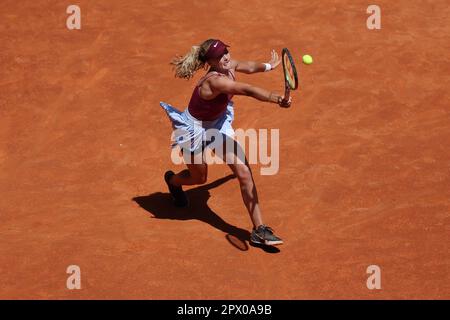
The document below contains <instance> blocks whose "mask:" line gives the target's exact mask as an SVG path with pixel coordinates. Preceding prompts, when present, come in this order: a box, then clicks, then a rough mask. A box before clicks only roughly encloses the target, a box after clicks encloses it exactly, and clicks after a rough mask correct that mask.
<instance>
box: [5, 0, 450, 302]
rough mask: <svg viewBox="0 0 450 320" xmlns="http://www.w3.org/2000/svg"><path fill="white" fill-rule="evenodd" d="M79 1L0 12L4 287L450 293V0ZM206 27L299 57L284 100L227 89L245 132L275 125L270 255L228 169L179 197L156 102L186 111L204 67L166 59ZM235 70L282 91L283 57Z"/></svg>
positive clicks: (174, 294)
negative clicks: (170, 186) (372, 7)
mask: <svg viewBox="0 0 450 320" xmlns="http://www.w3.org/2000/svg"><path fill="white" fill-rule="evenodd" d="M68 4H69V3H67V2H64V1H63V2H61V1H31V0H25V1H11V0H6V1H3V2H2V5H1V9H0V43H1V50H0V70H1V71H0V219H1V221H0V298H3V299H5V298H8V299H17V298H21V299H30V298H33V299H34V298H37V299H48V298H51V299H63V298H64V299H67V298H68V299H80V298H96V299H111V298H120V299H122V298H124V299H128V298H130V299H131V298H139V299H140V298H143V299H306V298H314V299H337V298H343V299H362V298H368V299H391V298H399V299H403V298H414V299H416V298H425V299H429V298H438V299H443V298H447V299H448V298H450V287H449V285H450V282H449V278H448V277H449V265H450V259H449V251H448V243H449V240H450V239H449V234H450V230H449V224H450V221H449V209H450V171H449V169H450V168H449V163H450V148H449V140H450V123H449V119H450V107H449V88H450V76H449V75H450V62H449V56H448V54H449V52H450V42H449V36H450V9H449V7H448V1H444V0H436V1H406V0H402V1H377V4H378V5H379V6H380V7H381V10H382V20H381V21H382V29H381V30H373V31H371V30H368V29H367V28H366V19H367V18H368V16H369V14H367V13H366V9H367V6H368V2H367V1H359V0H355V1H315V2H311V1H309V2H305V1H285V2H270V1H255V0H250V1H233V0H232V1H212V2H206V1H186V2H185V1H169V0H164V1H144V0H141V1H111V0H108V1H87V0H82V1H77V4H78V5H79V6H80V8H81V23H82V27H81V30H68V29H67V28H66V18H67V17H68V14H67V13H66V7H67V6H68ZM210 37H214V38H220V39H222V40H223V41H224V42H226V43H227V44H229V45H231V49H230V52H231V54H232V57H233V58H235V59H237V60H239V59H241V60H254V61H260V62H266V61H267V60H268V59H269V58H270V50H271V49H276V50H277V51H278V52H279V53H280V52H281V49H282V48H283V47H285V46H286V47H288V48H289V49H290V51H291V52H292V54H293V55H294V58H295V59H296V61H297V65H298V69H299V73H300V89H299V91H296V92H293V105H292V107H291V108H290V109H282V108H279V107H277V106H276V105H274V104H268V103H264V102H259V101H257V100H254V99H252V98H249V97H235V98H234V101H235V112H236V119H235V122H234V127H235V128H243V129H248V128H256V129H259V128H268V129H274V128H279V129H280V169H279V172H278V174H277V175H272V176H262V175H260V173H259V168H260V165H257V164H256V165H252V169H253V172H254V179H255V181H256V186H257V188H258V192H259V196H260V202H261V208H262V212H263V216H264V219H265V222H266V223H267V224H268V225H270V226H272V227H273V228H274V229H275V230H276V233H277V234H279V235H280V236H281V237H282V238H283V239H284V240H285V244H284V245H283V246H281V247H279V250H263V249H261V248H256V247H253V246H249V244H248V236H249V233H248V231H249V230H250V229H251V223H250V219H249V217H248V214H247V211H246V209H245V207H244V204H243V202H242V199H241V195H240V191H239V184H238V181H237V179H234V178H233V177H230V176H229V175H230V173H231V172H230V170H229V168H228V167H227V166H226V165H217V164H216V165H212V166H210V167H209V176H208V182H207V184H206V185H203V186H194V187H190V188H187V190H188V195H189V197H190V198H191V202H192V206H191V207H190V208H189V209H175V208H173V207H172V205H171V203H170V201H169V195H168V193H167V192H168V191H167V188H166V185H165V183H164V181H163V174H164V172H165V171H166V170H167V169H173V170H175V171H179V170H181V169H184V167H183V166H181V165H174V164H172V162H171V161H170V153H169V151H170V148H169V145H170V133H171V127H170V123H169V120H168V118H167V116H166V115H165V113H164V112H163V110H162V109H161V108H160V106H159V101H166V102H168V103H171V104H172V105H174V106H176V107H178V108H180V109H183V108H184V107H185V106H186V105H187V103H188V100H189V98H190V95H191V92H192V88H193V86H194V84H195V81H197V80H198V79H199V77H200V76H201V75H202V74H203V71H201V72H199V73H197V74H196V76H195V78H194V79H192V80H191V81H185V80H181V79H175V78H174V75H173V72H172V70H171V67H170V66H169V64H168V63H169V61H170V59H171V58H172V57H173V56H174V55H176V54H184V53H186V52H187V51H189V50H190V47H191V46H192V45H195V44H199V43H200V42H202V41H203V40H205V39H207V38H210ZM304 54H311V55H312V56H313V58H314V63H313V64H312V65H310V66H306V65H304V64H302V63H301V57H302V55H304ZM238 81H244V82H248V83H251V84H253V85H257V86H260V87H263V88H266V89H270V90H273V91H276V92H279V93H281V92H282V91H283V90H282V89H283V83H282V71H281V68H278V69H276V70H275V71H272V72H269V73H259V74H254V75H243V74H238ZM372 264H375V265H378V266H379V267H380V268H381V279H382V280H381V285H382V289H381V290H372V291H371V290H368V289H367V287H366V280H367V278H368V276H369V275H368V274H367V273H366V269H367V267H368V266H369V265H372ZM69 265H78V266H79V267H80V268H81V286H82V289H81V290H72V291H71V290H68V289H67V288H66V279H67V277H68V276H69V275H68V274H67V273H66V269H67V267H68V266H69Z"/></svg>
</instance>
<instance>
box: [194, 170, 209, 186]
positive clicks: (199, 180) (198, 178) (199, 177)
mask: <svg viewBox="0 0 450 320" xmlns="http://www.w3.org/2000/svg"><path fill="white" fill-rule="evenodd" d="M193 178H194V182H195V184H204V183H206V180H207V179H208V175H207V174H206V173H203V172H202V173H198V174H196V175H195V176H193Z"/></svg>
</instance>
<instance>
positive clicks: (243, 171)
mask: <svg viewBox="0 0 450 320" xmlns="http://www.w3.org/2000/svg"><path fill="white" fill-rule="evenodd" d="M236 173H237V177H238V179H239V183H240V184H241V185H247V184H249V183H252V182H253V179H252V173H251V171H250V168H249V167H248V166H244V165H243V166H240V168H239V169H238V170H237V172H236Z"/></svg>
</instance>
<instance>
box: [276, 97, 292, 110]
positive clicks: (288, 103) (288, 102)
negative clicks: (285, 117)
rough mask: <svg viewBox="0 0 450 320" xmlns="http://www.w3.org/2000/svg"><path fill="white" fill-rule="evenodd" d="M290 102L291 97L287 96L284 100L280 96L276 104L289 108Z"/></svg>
mask: <svg viewBox="0 0 450 320" xmlns="http://www.w3.org/2000/svg"><path fill="white" fill-rule="evenodd" d="M291 103H292V97H289V99H288V100H286V99H285V98H284V96H282V97H281V99H280V102H279V103H278V105H279V106H280V107H282V108H289V107H290V106H291Z"/></svg>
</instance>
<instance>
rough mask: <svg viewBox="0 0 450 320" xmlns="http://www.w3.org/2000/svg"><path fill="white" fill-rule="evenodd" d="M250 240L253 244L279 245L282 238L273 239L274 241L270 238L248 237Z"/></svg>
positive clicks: (281, 242)
mask: <svg viewBox="0 0 450 320" xmlns="http://www.w3.org/2000/svg"><path fill="white" fill-rule="evenodd" d="M250 242H251V243H254V244H262V245H266V246H278V245H281V244H283V241H282V240H276V241H275V240H274V241H270V240H264V241H256V240H253V239H250Z"/></svg>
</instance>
